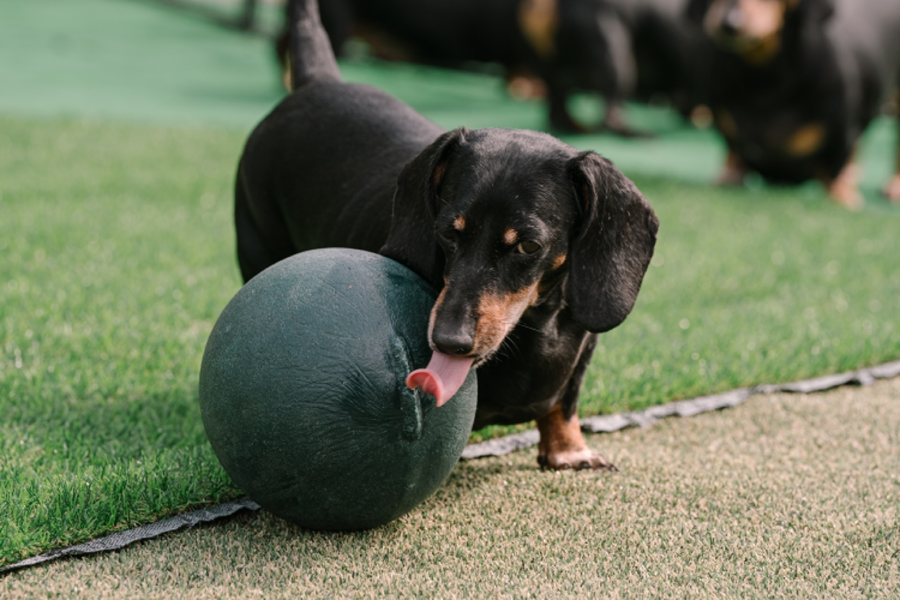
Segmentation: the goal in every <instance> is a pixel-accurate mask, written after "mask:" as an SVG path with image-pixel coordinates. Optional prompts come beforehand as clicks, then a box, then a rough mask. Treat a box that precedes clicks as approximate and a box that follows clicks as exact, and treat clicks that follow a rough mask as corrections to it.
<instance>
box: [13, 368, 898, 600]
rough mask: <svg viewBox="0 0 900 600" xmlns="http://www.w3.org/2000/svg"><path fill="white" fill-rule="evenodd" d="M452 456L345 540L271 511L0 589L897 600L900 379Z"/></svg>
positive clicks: (68, 563)
mask: <svg viewBox="0 0 900 600" xmlns="http://www.w3.org/2000/svg"><path fill="white" fill-rule="evenodd" d="M589 442H590V444H591V445H592V446H594V447H596V448H598V449H600V450H601V451H602V452H603V453H604V454H605V455H606V456H607V457H608V458H610V459H612V460H613V461H614V462H616V463H617V464H618V466H619V467H620V469H621V471H620V472H619V473H615V474H610V473H593V472H563V473H549V472H546V473H542V472H540V471H538V470H537V469H536V468H535V465H536V463H535V453H534V451H533V450H531V451H524V452H519V453H516V454H512V455H508V456H505V457H499V458H492V459H484V460H477V461H471V462H465V463H461V464H460V465H459V466H458V467H457V469H456V470H455V471H454V473H453V475H451V478H450V480H449V481H448V482H447V484H446V485H445V486H444V487H443V488H442V489H441V490H439V491H438V493H437V494H436V495H434V496H433V497H432V498H430V499H429V500H427V501H426V502H425V503H424V504H423V505H421V506H420V507H419V508H418V509H416V510H414V511H413V512H412V513H411V514H409V515H407V516H406V517H404V518H402V519H400V520H399V521H396V522H394V523H392V524H389V525H388V526H385V527H383V528H381V529H378V530H375V531H370V532H364V533H355V534H322V533H312V532H307V531H303V530H300V529H299V528H296V527H293V526H291V525H288V524H286V523H284V522H283V521H280V520H278V519H276V518H274V517H272V516H270V515H267V514H265V513H255V514H254V513H245V514H243V515H241V516H239V517H237V518H234V519H232V520H230V521H228V522H226V523H221V524H215V525H211V526H203V527H198V528H196V529H193V530H190V531H187V532H183V533H176V534H170V535H167V536H164V537H162V538H159V539H156V540H152V541H149V542H144V543H141V544H138V545H136V546H134V547H131V548H128V549H126V550H123V551H120V552H116V553H111V554H106V555H99V556H93V557H86V558H79V559H73V560H64V561H60V562H57V563H53V564H50V565H47V566H42V567H38V568H34V569H31V570H26V571H22V572H18V573H13V574H10V575H7V576H6V577H3V578H0V597H3V598H6V597H44V596H57V595H58V596H60V597H65V598H72V597H84V598H104V597H128V598H133V597H137V598H173V597H177V598H180V599H187V598H255V597H259V598H297V597H323V598H326V597H327V598H331V597H371V596H385V597H416V596H422V597H447V598H453V597H476V598H507V597H542V598H551V597H576V596H579V597H610V598H617V597H631V598H646V597H691V598H693V597H711V598H728V597H767V598H768V597H796V598H811V597H821V598H867V597H874V598H890V597H900V520H898V508H900V379H894V380H888V381H881V382H878V383H876V384H875V385H873V386H871V387H867V388H853V387H845V388H841V389H838V390H834V391H831V392H826V393H820V394H812V395H790V394H777V395H772V396H756V397H754V398H751V399H750V400H749V401H748V402H747V403H745V404H744V405H742V406H740V407H738V408H736V409H732V410H727V411H723V412H718V413H709V414H704V415H701V416H697V417H693V418H690V419H667V420H664V421H662V422H660V423H658V424H657V425H655V426H654V427H651V428H647V429H631V430H626V431H622V432H618V433H614V434H608V435H602V436H592V437H590V438H589Z"/></svg>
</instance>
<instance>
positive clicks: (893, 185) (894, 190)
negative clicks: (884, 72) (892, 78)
mask: <svg viewBox="0 0 900 600" xmlns="http://www.w3.org/2000/svg"><path fill="white" fill-rule="evenodd" d="M894 104H895V105H896V109H895V110H896V112H897V114H896V118H897V165H896V167H895V170H894V176H893V178H891V180H890V181H889V182H888V184H887V185H886V186H884V195H885V196H887V197H888V198H889V199H890V201H891V202H900V93H897V100H896V102H895V103H894Z"/></svg>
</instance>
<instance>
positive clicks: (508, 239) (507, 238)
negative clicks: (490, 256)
mask: <svg viewBox="0 0 900 600" xmlns="http://www.w3.org/2000/svg"><path fill="white" fill-rule="evenodd" d="M518 239H519V234H518V233H517V232H516V230H515V229H507V230H506V232H505V233H504V234H503V242H504V243H505V244H506V245H507V246H512V245H513V244H515V243H516V241H517V240H518Z"/></svg>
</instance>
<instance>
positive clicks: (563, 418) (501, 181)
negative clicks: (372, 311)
mask: <svg viewBox="0 0 900 600" xmlns="http://www.w3.org/2000/svg"><path fill="white" fill-rule="evenodd" d="M292 10H293V11H294V12H293V15H294V16H293V20H292V22H293V23H294V31H293V36H292V44H293V50H292V52H293V80H294V85H295V86H296V89H295V91H294V92H293V93H292V94H291V95H290V96H288V97H287V98H286V99H285V100H284V101H283V102H281V104H279V105H278V106H277V107H276V108H275V109H274V110H273V111H272V113H271V114H270V115H269V116H267V117H266V118H265V119H264V120H263V121H262V123H260V124H259V126H258V127H257V128H256V130H255V131H254V132H253V133H252V134H251V136H250V138H249V139H248V141H247V144H246V147H245V150H244V154H243V156H242V158H241V161H240V166H239V169H238V175H237V182H236V190H235V223H236V227H237V239H238V259H239V262H240V267H241V272H242V274H243V276H244V278H245V279H250V278H251V277H253V276H254V275H255V274H256V273H258V272H260V271H261V270H263V269H265V268H266V267H268V266H269V265H271V264H273V263H275V262H276V261H278V260H281V259H283V258H286V257H287V256H290V255H292V254H294V253H296V252H301V251H304V250H307V249H312V248H318V247H326V246H344V247H353V248H359V249H364V250H370V251H380V252H381V254H383V255H385V256H388V257H390V258H393V259H395V260H397V261H399V262H401V263H403V264H405V265H407V266H408V267H410V268H411V269H413V270H414V271H415V272H416V273H418V274H419V275H421V276H422V277H423V278H425V279H426V280H427V281H429V282H430V283H431V284H432V285H433V286H434V287H435V288H436V289H438V290H439V291H440V295H439V299H438V301H437V302H436V304H435V306H434V308H433V310H432V313H431V322H430V326H429V336H430V342H431V345H432V347H433V348H435V349H436V350H440V351H442V352H444V353H447V354H455V355H463V356H468V357H471V358H473V359H474V360H475V365H476V367H477V369H478V382H479V385H478V389H479V392H478V409H477V414H476V422H475V427H483V426H485V425H488V424H491V423H518V422H524V421H529V420H532V419H537V420H538V424H539V427H540V429H541V451H540V456H541V459H540V460H541V464H542V465H544V466H546V467H549V468H553V469H563V468H585V467H589V468H609V467H610V466H611V465H610V464H609V463H608V462H607V461H606V460H605V459H603V458H602V457H601V456H600V455H599V454H597V453H595V452H594V451H592V450H591V449H590V448H588V446H587V444H586V443H585V440H584V438H583V437H582V435H581V432H580V429H579V427H578V415H577V403H578V393H579V389H580V387H581V382H582V378H583V376H584V372H585V369H586V367H587V365H588V362H589V361H590V358H591V354H592V352H593V349H594V345H595V339H596V333H598V332H603V331H607V330H609V329H611V328H613V327H616V326H617V325H618V324H619V323H621V322H622V320H624V319H625V317H626V316H627V315H628V313H629V312H630V311H631V309H632V306H633V305H634V302H635V299H636V297H637V294H638V290H639V289H640V286H641V282H642V279H643V276H644V273H645V271H646V268H647V265H648V264H649V261H650V258H651V255H652V252H653V247H654V244H655V241H656V233H657V228H658V221H657V219H656V216H655V215H654V213H653V211H652V209H651V208H650V206H649V204H648V203H647V201H646V200H645V199H644V197H643V196H642V195H641V193H640V192H639V191H638V190H637V188H636V187H635V186H634V185H633V184H632V183H631V182H630V181H629V180H628V179H627V178H625V177H624V176H623V175H622V173H620V172H619V171H618V170H617V169H615V167H613V165H612V164H611V163H610V162H609V161H607V160H606V159H604V158H601V157H600V156H598V155H597V154H594V153H592V152H582V151H578V150H576V149H575V148H573V147H571V146H569V145H567V144H564V143H562V142H560V141H558V140H556V139H555V138H553V137H551V136H548V135H545V134H541V133H535V132H530V131H519V130H504V129H482V130H471V131H470V130H467V129H465V128H461V129H454V130H452V131H444V130H442V129H441V128H439V127H438V126H436V125H434V124H433V123H431V122H430V121H428V120H427V119H425V118H424V117H422V116H421V115H419V114H417V113H416V112H415V111H413V110H412V109H411V108H409V107H408V106H406V105H404V104H402V103H401V102H399V101H398V100H396V99H394V98H392V97H391V96H389V95H387V94H385V93H383V92H381V91H378V90H376V89H374V88H371V87H368V86H363V85H356V84H349V83H344V82H342V81H341V79H340V74H339V72H338V70H337V65H336V64H335V62H334V57H333V55H332V54H331V51H330V49H329V47H328V41H327V38H326V37H325V33H324V31H323V30H322V29H321V26H320V24H319V22H318V18H317V15H316V13H315V5H314V3H310V2H308V1H306V2H297V3H295V4H294V5H293V6H292ZM451 402H452V400H451Z"/></svg>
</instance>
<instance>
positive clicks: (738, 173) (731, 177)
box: [716, 150, 747, 186]
mask: <svg viewBox="0 0 900 600" xmlns="http://www.w3.org/2000/svg"><path fill="white" fill-rule="evenodd" d="M746 176H747V166H746V165H745V164H744V161H742V160H741V157H740V156H738V155H737V153H736V152H735V151H734V150H729V151H728V156H727V157H726V158H725V166H724V167H722V171H721V172H720V173H719V176H718V177H717V178H716V185H728V186H741V185H744V178H745V177H746Z"/></svg>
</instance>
